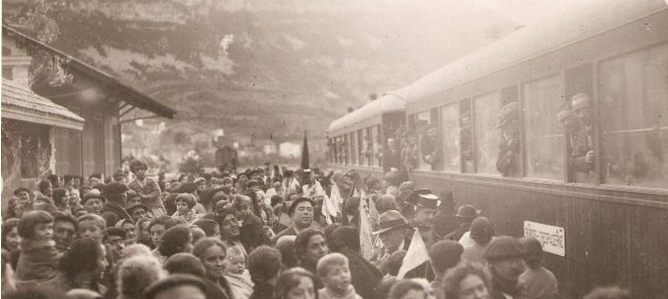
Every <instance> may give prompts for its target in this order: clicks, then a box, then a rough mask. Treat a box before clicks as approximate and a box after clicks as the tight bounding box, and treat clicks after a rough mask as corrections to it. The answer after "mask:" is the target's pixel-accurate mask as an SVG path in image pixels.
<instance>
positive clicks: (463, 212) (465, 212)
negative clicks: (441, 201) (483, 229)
mask: <svg viewBox="0 0 668 299" xmlns="http://www.w3.org/2000/svg"><path fill="white" fill-rule="evenodd" d="M478 215H480V210H476V208H475V207H474V206H472V205H463V206H461V207H459V208H458V209H457V215H455V216H457V217H459V218H475V217H478Z"/></svg>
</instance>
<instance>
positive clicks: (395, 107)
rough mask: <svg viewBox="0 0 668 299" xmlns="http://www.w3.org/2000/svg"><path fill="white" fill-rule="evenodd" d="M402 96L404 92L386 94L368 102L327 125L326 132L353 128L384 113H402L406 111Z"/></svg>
mask: <svg viewBox="0 0 668 299" xmlns="http://www.w3.org/2000/svg"><path fill="white" fill-rule="evenodd" d="M404 94H405V91H404V90H398V91H395V92H391V93H387V94H385V95H383V96H382V97H381V98H380V99H377V100H375V101H373V102H370V103H368V104H366V105H364V106H362V107H361V108H359V109H357V110H355V111H353V112H350V113H348V114H346V115H344V116H342V117H340V118H338V119H336V120H335V121H333V122H332V123H331V124H330V125H329V129H328V131H329V132H330V133H333V132H336V131H340V130H343V129H345V128H348V127H351V126H354V125H356V124H358V123H360V122H362V121H366V120H369V119H371V118H374V117H378V116H381V115H383V114H385V113H390V112H401V111H404V110H405V109H406V101H405V100H404Z"/></svg>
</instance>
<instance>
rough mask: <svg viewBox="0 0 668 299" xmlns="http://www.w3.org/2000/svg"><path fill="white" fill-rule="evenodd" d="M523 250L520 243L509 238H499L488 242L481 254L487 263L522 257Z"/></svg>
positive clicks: (515, 239)
mask: <svg viewBox="0 0 668 299" xmlns="http://www.w3.org/2000/svg"><path fill="white" fill-rule="evenodd" d="M524 254H525V250H524V246H523V245H522V242H520V240H518V239H517V238H513V237H510V236H500V237H497V238H495V239H494V240H492V241H491V242H489V244H488V245H487V248H485V251H484V253H483V257H484V258H485V259H487V260H488V261H498V260H502V259H508V258H514V257H524Z"/></svg>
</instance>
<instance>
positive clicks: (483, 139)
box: [473, 92, 501, 174]
mask: <svg viewBox="0 0 668 299" xmlns="http://www.w3.org/2000/svg"><path fill="white" fill-rule="evenodd" d="M500 104H501V101H500V93H498V92H493V93H489V94H486V95H481V96H478V97H475V98H474V99H473V105H474V110H473V111H474V126H473V128H474V136H475V141H474V144H475V158H476V160H475V162H476V172H477V173H484V174H498V173H499V172H498V171H497V170H496V158H497V154H498V148H499V134H498V132H497V131H498V129H497V128H496V127H497V124H498V121H497V112H498V111H499V108H500Z"/></svg>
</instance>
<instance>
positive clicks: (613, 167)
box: [599, 44, 668, 188]
mask: <svg viewBox="0 0 668 299" xmlns="http://www.w3.org/2000/svg"><path fill="white" fill-rule="evenodd" d="M666 74H668V44H663V45H661V46H657V47H653V48H649V49H647V50H643V51H639V52H635V53H631V54H627V55H623V56H621V57H617V58H614V59H611V60H608V61H604V62H602V63H601V64H600V68H599V84H600V85H599V86H600V87H599V88H600V93H599V98H600V103H601V109H602V114H601V115H602V116H604V117H602V119H601V129H602V142H603V144H604V145H605V148H604V150H605V152H604V156H603V157H602V158H603V160H602V161H603V164H602V166H603V167H602V168H603V169H602V170H603V174H604V175H605V178H606V182H607V183H610V184H620V185H631V186H643V187H658V188H668V161H667V160H668V100H667V99H668V76H666Z"/></svg>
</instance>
